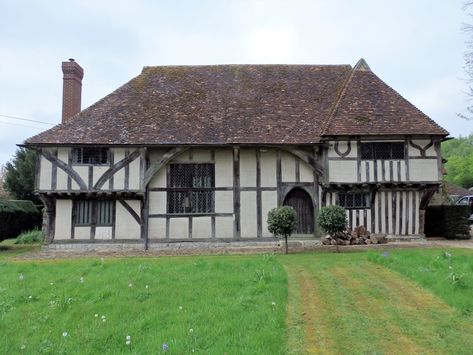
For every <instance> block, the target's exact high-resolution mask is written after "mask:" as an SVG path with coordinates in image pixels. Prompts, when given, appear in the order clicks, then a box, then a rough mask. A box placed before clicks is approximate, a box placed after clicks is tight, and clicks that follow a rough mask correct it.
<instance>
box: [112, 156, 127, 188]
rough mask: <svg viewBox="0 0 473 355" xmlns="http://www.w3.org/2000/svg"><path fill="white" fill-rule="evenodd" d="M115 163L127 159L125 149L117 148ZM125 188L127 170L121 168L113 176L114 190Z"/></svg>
mask: <svg viewBox="0 0 473 355" xmlns="http://www.w3.org/2000/svg"><path fill="white" fill-rule="evenodd" d="M113 155H114V163H115V164H116V163H118V162H119V161H120V160H123V159H125V149H123V148H115V149H114V153H113ZM124 188H125V169H124V168H121V169H120V170H118V171H117V172H116V173H115V174H114V175H113V189H114V190H123V189H124Z"/></svg>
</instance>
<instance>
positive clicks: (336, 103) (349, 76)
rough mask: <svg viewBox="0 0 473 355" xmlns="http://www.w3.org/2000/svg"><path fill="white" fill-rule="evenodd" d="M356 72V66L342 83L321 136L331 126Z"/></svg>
mask: <svg viewBox="0 0 473 355" xmlns="http://www.w3.org/2000/svg"><path fill="white" fill-rule="evenodd" d="M354 74H355V68H352V69H351V72H350V74H349V75H348V78H347V79H346V81H345V83H344V84H343V85H342V88H341V90H340V92H339V93H338V95H337V98H336V99H335V101H334V103H333V108H332V110H330V114H329V116H328V118H327V121H326V122H325V124H324V126H323V128H322V131H321V132H320V136H323V135H324V134H325V131H326V130H327V127H328V126H329V124H330V122H331V121H332V119H333V117H334V116H335V113H336V112H337V110H338V107H339V105H340V101H341V100H342V97H343V95H345V92H346V90H347V87H348V84H349V83H350V82H351V80H352V78H353V76H354Z"/></svg>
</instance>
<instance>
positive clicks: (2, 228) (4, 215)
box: [0, 199, 41, 241]
mask: <svg viewBox="0 0 473 355" xmlns="http://www.w3.org/2000/svg"><path fill="white" fill-rule="evenodd" d="M39 227H41V213H40V212H39V210H38V209H37V208H36V206H35V205H34V204H33V202H31V201H7V200H2V199H0V241H2V240H3V239H7V238H14V237H16V236H18V235H19V234H20V233H21V232H23V231H28V230H31V229H33V228H39Z"/></svg>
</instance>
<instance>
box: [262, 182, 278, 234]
mask: <svg viewBox="0 0 473 355" xmlns="http://www.w3.org/2000/svg"><path fill="white" fill-rule="evenodd" d="M277 206H278V194H277V192H276V191H262V192H261V214H262V217H263V218H262V223H263V226H262V231H263V237H272V236H273V235H272V234H271V233H270V232H269V231H268V212H269V211H270V210H272V209H273V208H276V207H277Z"/></svg>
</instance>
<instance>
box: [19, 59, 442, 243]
mask: <svg viewBox="0 0 473 355" xmlns="http://www.w3.org/2000/svg"><path fill="white" fill-rule="evenodd" d="M63 72H64V104H63V122H62V124H60V125H58V126H56V127H54V128H52V129H50V130H48V131H46V132H43V133H41V134H39V135H37V136H35V137H32V138H30V139H28V140H27V141H26V142H25V145H26V146H27V147H29V148H32V149H35V150H36V151H37V173H36V189H37V192H38V194H39V195H40V197H41V198H42V200H43V201H44V203H45V206H46V215H45V218H46V220H45V222H46V223H45V226H46V227H45V228H46V231H45V232H46V235H47V239H48V241H49V242H53V243H104V244H105V243H130V244H135V245H143V246H144V247H145V248H149V247H150V246H153V245H156V243H161V242H166V243H169V242H184V241H207V242H211V241H258V240H261V241H262V240H271V238H272V236H271V234H270V233H269V232H268V230H267V223H266V218H267V213H268V211H269V210H270V209H272V208H274V207H277V206H280V205H290V206H293V207H294V208H295V209H296V211H297V212H298V229H297V234H299V235H304V236H314V237H316V236H318V235H320V231H319V229H318V228H317V213H318V210H319V209H320V207H322V206H326V205H331V204H339V205H342V206H344V207H345V208H346V210H347V217H348V221H349V226H350V227H355V226H358V225H364V226H366V227H367V229H368V230H370V231H371V232H372V233H377V234H387V235H390V236H420V235H422V234H423V211H424V210H425V207H426V206H427V204H428V202H429V200H430V198H431V196H432V194H433V193H434V192H435V191H436V190H437V188H438V185H439V182H440V181H441V178H442V173H441V172H442V160H441V155H440V142H441V141H442V139H444V138H445V137H446V136H447V135H448V133H447V132H446V131H445V130H444V129H442V128H441V127H439V126H438V125H436V124H435V123H434V122H433V121H432V120H431V119H430V118H428V117H427V116H425V115H424V114H423V113H422V112H420V111H419V110H418V109H417V108H415V107H414V106H413V105H412V104H410V103H409V102H407V101H406V100H405V99H403V98H402V97H401V96H400V95H399V94H397V93H396V92H395V91H394V90H393V89H391V88H390V87H389V86H387V85H386V84H385V83H384V82H382V81H381V80H380V79H379V78H378V77H376V75H374V74H373V73H372V71H371V70H370V68H369V67H368V66H367V64H366V62H365V61H364V60H360V61H359V62H358V64H357V65H356V66H355V67H354V68H352V67H351V66H349V65H337V66H317V65H234V66H201V67H192V66H184V67H146V68H145V69H144V70H143V72H142V73H141V74H140V75H139V76H137V77H136V78H134V79H132V80H131V81H130V82H129V83H127V84H125V85H124V86H122V87H121V88H119V89H117V90H116V91H115V92H114V93H112V94H111V95H109V96H107V97H105V98H104V99H102V100H100V101H99V102H97V103H96V104H94V105H92V106H91V107H89V108H87V109H85V110H84V111H82V112H78V109H77V99H78V100H79V107H80V84H81V79H82V74H83V72H82V68H80V66H79V65H78V64H77V63H76V62H74V61H70V62H64V63H63ZM77 93H78V94H77ZM71 102H72V111H71V109H69V107H70V105H71ZM68 105H69V106H68ZM74 105H75V106H74ZM74 107H76V109H74Z"/></svg>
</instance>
